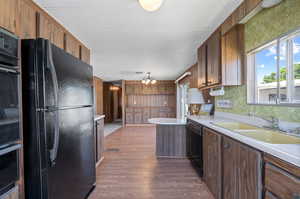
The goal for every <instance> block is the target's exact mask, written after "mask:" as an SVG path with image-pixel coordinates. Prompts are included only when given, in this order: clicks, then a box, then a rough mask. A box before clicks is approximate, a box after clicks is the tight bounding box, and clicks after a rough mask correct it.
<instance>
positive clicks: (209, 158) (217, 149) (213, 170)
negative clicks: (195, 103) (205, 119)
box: [203, 128, 222, 199]
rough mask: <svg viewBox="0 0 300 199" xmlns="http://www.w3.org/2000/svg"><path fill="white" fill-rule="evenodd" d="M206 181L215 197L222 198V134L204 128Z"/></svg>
mask: <svg viewBox="0 0 300 199" xmlns="http://www.w3.org/2000/svg"><path fill="white" fill-rule="evenodd" d="M203 163H204V164H203V173H204V181H205V183H206V185H207V186H208V188H209V190H210V191H211V192H212V194H213V195H214V197H215V199H220V198H221V191H222V190H221V184H222V177H221V174H222V171H221V135H219V134H218V133H216V132H214V131H212V130H210V129H207V128H204V135H203Z"/></svg>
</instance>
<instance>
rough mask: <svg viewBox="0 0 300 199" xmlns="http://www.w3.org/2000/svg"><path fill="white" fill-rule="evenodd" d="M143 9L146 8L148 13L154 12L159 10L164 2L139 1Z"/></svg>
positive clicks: (155, 0)
mask: <svg viewBox="0 0 300 199" xmlns="http://www.w3.org/2000/svg"><path fill="white" fill-rule="evenodd" d="M138 1H139V3H140V5H141V6H142V8H144V9H145V10H146V11H149V12H154V11H156V10H158V9H159V8H160V7H161V5H162V3H163V0H138Z"/></svg>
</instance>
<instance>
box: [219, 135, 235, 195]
mask: <svg viewBox="0 0 300 199" xmlns="http://www.w3.org/2000/svg"><path fill="white" fill-rule="evenodd" d="M222 150H223V156H222V160H223V170H222V173H223V180H222V181H223V182H222V183H223V199H238V180H239V179H238V172H237V171H238V162H239V160H238V156H239V145H238V143H237V142H235V141H233V140H232V139H230V138H227V137H223V143H222Z"/></svg>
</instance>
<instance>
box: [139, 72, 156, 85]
mask: <svg viewBox="0 0 300 199" xmlns="http://www.w3.org/2000/svg"><path fill="white" fill-rule="evenodd" d="M156 82H157V81H156V80H155V79H153V78H152V77H151V73H150V72H148V73H146V77H145V78H144V79H143V80H142V84H146V85H148V84H156Z"/></svg>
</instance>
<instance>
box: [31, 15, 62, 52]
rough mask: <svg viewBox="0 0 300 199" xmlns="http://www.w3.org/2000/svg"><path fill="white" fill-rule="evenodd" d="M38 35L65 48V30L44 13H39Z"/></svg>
mask: <svg viewBox="0 0 300 199" xmlns="http://www.w3.org/2000/svg"><path fill="white" fill-rule="evenodd" d="M37 21H38V23H37V24H38V31H37V32H38V37H41V38H44V39H48V40H49V41H51V43H53V44H54V45H56V46H57V47H59V48H62V49H63V48H64V30H63V28H62V27H60V25H59V24H57V23H55V22H54V21H53V20H52V19H51V18H49V17H48V16H46V15H45V14H43V13H38V15H37Z"/></svg>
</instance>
